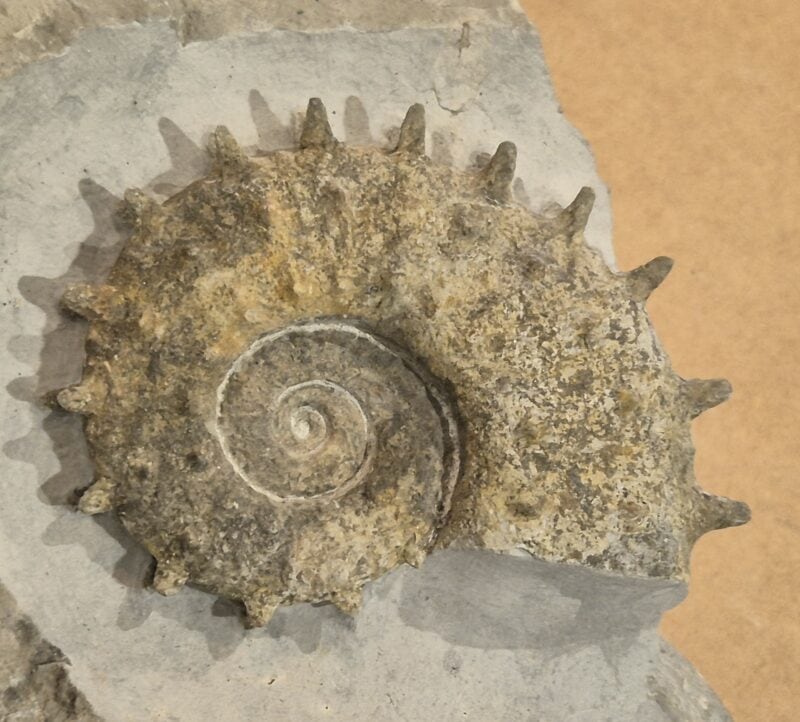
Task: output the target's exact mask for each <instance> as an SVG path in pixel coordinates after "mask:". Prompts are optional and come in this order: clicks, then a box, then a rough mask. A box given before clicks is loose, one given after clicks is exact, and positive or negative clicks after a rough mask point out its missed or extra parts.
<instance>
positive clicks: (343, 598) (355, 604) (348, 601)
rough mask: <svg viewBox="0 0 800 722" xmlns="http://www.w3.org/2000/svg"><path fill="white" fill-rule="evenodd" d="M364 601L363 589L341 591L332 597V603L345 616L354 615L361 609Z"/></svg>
mask: <svg viewBox="0 0 800 722" xmlns="http://www.w3.org/2000/svg"><path fill="white" fill-rule="evenodd" d="M363 599H364V593H363V591H362V590H361V589H340V590H338V591H336V592H334V593H333V594H332V595H331V602H332V603H333V604H334V605H335V606H336V608H337V609H339V610H340V611H342V612H344V613H345V614H350V615H353V614H355V613H356V612H357V611H358V610H359V609H360V608H361V603H362V602H363Z"/></svg>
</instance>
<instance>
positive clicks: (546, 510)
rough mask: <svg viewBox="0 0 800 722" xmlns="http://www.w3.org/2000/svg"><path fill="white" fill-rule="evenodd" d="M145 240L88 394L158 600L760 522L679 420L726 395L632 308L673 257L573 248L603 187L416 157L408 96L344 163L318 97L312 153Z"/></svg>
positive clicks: (611, 548)
mask: <svg viewBox="0 0 800 722" xmlns="http://www.w3.org/2000/svg"><path fill="white" fill-rule="evenodd" d="M210 152H211V155H212V157H213V160H214V168H213V171H212V172H211V173H210V175H208V176H207V177H205V178H202V179H201V180H199V181H197V182H195V183H193V184H191V185H190V186H188V187H187V188H185V189H184V190H183V191H181V192H180V193H178V194H177V195H175V196H173V197H172V198H170V199H168V200H167V201H166V202H164V203H163V204H159V203H158V202H156V201H154V200H152V199H149V198H148V197H146V196H145V195H144V194H143V193H141V192H138V191H129V192H128V193H127V194H126V214H127V217H128V219H129V220H130V221H131V223H132V225H133V227H134V230H133V234H132V235H131V237H130V239H129V240H128V242H127V243H126V245H125V247H124V249H123V251H122V253H121V255H120V257H119V259H118V260H117V262H116V265H115V266H114V268H113V270H112V272H111V274H110V276H109V278H108V282H107V284H105V285H102V286H99V287H85V286H82V287H75V288H72V289H70V290H69V291H68V292H67V293H66V295H65V296H64V300H63V304H64V306H65V307H66V308H67V309H69V310H70V311H72V312H74V313H77V314H80V315H81V316H84V317H85V318H87V319H88V320H89V322H90V327H89V334H88V340H87V354H86V366H85V372H84V377H83V380H82V381H81V382H80V384H79V385H77V386H74V387H70V388H67V389H64V390H62V391H61V392H60V393H58V396H57V399H58V402H59V403H60V405H61V406H63V407H64V408H65V409H67V410H69V411H74V412H77V413H80V414H83V415H84V416H85V418H86V435H87V438H88V441H89V446H90V450H91V454H92V458H93V460H94V465H95V468H96V475H97V476H96V480H95V482H94V484H93V485H92V486H91V487H90V488H89V489H88V490H87V491H86V492H85V493H84V495H83V496H82V498H81V500H80V508H81V509H82V510H83V511H86V512H89V513H97V512H105V511H109V510H112V509H113V510H114V511H115V512H116V514H117V515H118V516H119V518H120V519H121V520H122V522H123V523H124V525H125V527H126V528H127V529H128V530H129V531H130V533H131V534H132V535H133V536H134V537H135V538H136V539H138V540H139V541H140V542H141V543H142V544H144V545H145V547H146V548H147V549H148V550H149V551H150V552H151V553H152V554H153V556H154V557H155V559H156V562H157V570H156V573H155V578H154V581H153V584H154V586H155V588H156V589H157V590H158V591H160V592H162V593H164V594H169V593H171V592H174V591H176V590H177V589H178V588H179V587H180V586H181V585H183V584H184V583H186V582H192V583H194V584H197V585H199V586H201V587H204V588H206V589H209V590H211V591H213V592H216V593H218V594H221V595H224V596H227V597H230V598H233V599H241V600H243V602H244V604H245V606H246V609H247V613H248V616H249V618H250V620H251V622H252V623H254V624H261V623H264V622H266V621H267V620H268V619H269V617H270V615H271V614H272V612H273V611H274V609H275V608H276V607H277V606H278V605H281V604H291V603H293V602H301V601H312V602H319V601H330V602H333V603H334V604H336V605H338V606H339V607H340V608H342V609H345V610H353V609H355V608H356V607H357V606H358V604H359V599H360V596H361V590H362V587H363V585H364V584H365V583H366V582H367V581H369V580H371V579H375V578H377V577H379V576H381V575H382V574H384V573H386V572H387V571H389V570H391V569H393V568H395V567H397V566H398V565H400V564H403V563H409V564H419V563H421V562H422V561H423V560H424V558H425V556H426V554H427V553H429V552H430V551H431V550H432V549H433V548H436V547H447V546H460V547H485V548H489V549H493V550H497V551H499V552H506V551H511V550H514V549H523V550H527V551H528V552H530V553H531V554H533V555H535V556H537V557H539V558H542V559H547V560H552V561H565V562H576V563H583V564H587V565H590V566H595V567H599V568H605V569H608V570H614V571H620V572H625V573H627V574H640V575H648V576H662V577H682V576H684V575H685V573H686V570H687V565H688V554H689V550H690V547H691V545H692V543H693V542H694V540H695V539H696V538H697V537H698V536H699V535H700V534H701V533H703V532H704V531H707V530H709V529H713V528H719V527H722V526H729V525H732V524H738V523H742V522H743V521H745V520H746V519H747V516H748V512H747V507H746V506H745V505H743V504H741V503H739V502H732V501H730V500H727V499H724V498H719V497H713V496H711V495H708V494H706V493H704V492H702V491H700V490H699V489H698V488H697V487H696V486H695V482H694V477H693V471H692V445H691V439H690V431H689V425H690V421H691V419H692V418H693V417H694V416H696V415H697V414H699V413H700V412H701V411H703V410H704V409H705V408H708V407H710V406H713V405H716V404H717V403H719V402H720V401H722V400H724V399H725V398H726V397H727V395H728V393H729V387H728V384H727V382H725V381H721V380H710V381H698V380H694V381H685V380H683V379H681V378H680V377H678V376H677V375H676V374H675V373H674V372H673V371H672V370H671V368H670V366H669V363H668V361H667V359H666V357H665V355H664V353H663V351H662V350H661V348H660V346H659V344H658V342H657V340H656V338H655V337H654V335H653V332H652V330H651V327H650V324H649V321H648V318H647V316H646V313H645V311H644V302H645V300H646V299H647V297H648V295H649V293H650V292H651V291H652V290H653V289H654V288H655V287H656V286H657V285H658V284H659V283H660V282H661V281H662V279H663V278H664V277H665V276H666V274H667V272H668V271H669V269H670V266H671V261H669V259H666V258H657V259H655V260H654V261H651V262H650V263H647V264H645V265H644V266H642V267H640V268H638V269H635V270H634V271H631V272H629V273H621V274H618V273H613V272H611V271H610V270H609V269H608V268H607V266H606V265H605V263H604V262H603V260H602V259H601V258H600V257H599V256H598V254H597V253H596V252H595V251H593V250H592V249H591V248H589V247H588V246H587V245H586V244H585V243H584V241H583V235H582V231H583V228H584V226H585V223H586V220H587V217H588V214H589V212H590V210H591V206H592V200H593V194H592V192H591V190H589V189H583V190H581V191H580V193H578V196H577V198H576V199H575V201H574V202H573V203H572V204H571V205H569V206H568V207H567V208H564V209H562V210H561V211H560V212H557V213H552V214H550V215H547V216H541V215H535V214H533V213H532V212H530V211H529V210H528V209H526V208H523V207H521V206H519V205H517V204H516V203H514V202H513V201H512V199H511V194H510V184H511V181H512V179H513V174H514V163H515V156H516V149H515V147H514V146H513V145H512V144H511V143H508V142H504V143H502V144H500V146H499V147H498V149H497V151H496V153H495V154H494V156H493V157H492V158H491V160H490V161H489V162H488V163H487V164H486V165H485V166H483V167H481V168H478V169H474V170H471V171H459V170H455V169H452V168H449V167H444V166H441V165H436V164H434V163H432V162H431V161H430V160H429V159H428V158H427V157H426V156H425V125H424V113H423V108H422V106H420V105H414V106H412V107H411V109H410V110H409V111H408V114H407V115H406V118H405V120H404V122H403V124H402V127H401V129H400V134H399V141H398V143H397V146H396V148H394V149H392V150H391V151H387V150H385V149H382V148H376V147H346V146H344V145H343V144H340V143H339V142H337V140H336V139H335V138H334V137H333V135H332V134H331V130H330V126H329V124H328V121H327V118H326V114H325V110H324V108H323V106H322V104H321V102H320V101H319V100H317V99H313V100H311V101H310V103H309V105H308V110H307V113H306V118H305V123H304V126H303V129H302V135H301V137H300V143H299V148H298V149H296V150H291V151H276V152H271V153H268V154H263V155H258V156H256V157H247V156H246V155H245V154H244V153H243V152H242V151H241V149H240V148H239V147H238V146H237V144H236V143H235V141H234V140H233V139H232V137H231V136H230V134H229V133H228V132H227V131H226V130H225V129H224V128H219V129H217V131H216V132H215V133H214V134H213V136H212V141H211V144H210Z"/></svg>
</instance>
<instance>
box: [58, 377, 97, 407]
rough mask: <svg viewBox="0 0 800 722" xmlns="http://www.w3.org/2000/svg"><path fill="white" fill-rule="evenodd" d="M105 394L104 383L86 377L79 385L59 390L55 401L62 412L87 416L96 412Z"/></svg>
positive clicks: (95, 378) (94, 378)
mask: <svg viewBox="0 0 800 722" xmlns="http://www.w3.org/2000/svg"><path fill="white" fill-rule="evenodd" d="M107 392H108V389H107V388H106V385H105V383H103V382H102V381H101V380H100V379H98V378H97V377H95V376H88V377H86V378H84V379H83V380H82V381H81V382H80V383H79V384H75V385H74V386H67V387H66V388H64V389H61V390H60V391H59V392H58V393H57V394H56V401H57V403H58V405H59V406H60V407H61V408H62V409H64V411H69V412H70V413H73V414H83V415H84V416H88V415H90V414H93V413H95V412H96V411H97V410H98V408H99V407H100V406H101V404H102V403H103V401H104V400H105V397H106V393H107Z"/></svg>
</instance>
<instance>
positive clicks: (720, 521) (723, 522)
mask: <svg viewBox="0 0 800 722" xmlns="http://www.w3.org/2000/svg"><path fill="white" fill-rule="evenodd" d="M698 491H699V494H700V505H699V507H700V508H699V523H698V532H699V534H705V533H706V532H709V531H715V530H717V529H727V528H728V527H732V526H741V525H742V524H747V522H749V521H750V518H751V516H752V514H751V512H750V507H749V506H748V505H747V504H745V503H744V502H743V501H736V500H735V499H729V498H728V497H726V496H716V495H714V494H709V493H708V492H705V491H702V490H699V489H698Z"/></svg>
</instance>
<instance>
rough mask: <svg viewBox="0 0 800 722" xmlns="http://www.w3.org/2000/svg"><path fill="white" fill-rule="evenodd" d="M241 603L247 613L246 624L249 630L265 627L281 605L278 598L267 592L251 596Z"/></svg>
mask: <svg viewBox="0 0 800 722" xmlns="http://www.w3.org/2000/svg"><path fill="white" fill-rule="evenodd" d="M243 601H244V608H245V611H246V612H247V620H246V624H247V626H248V627H249V628H250V629H253V628H255V627H264V626H266V624H267V623H268V622H269V620H270V619H272V615H273V614H275V610H277V608H278V607H279V606H280V604H281V599H280V597H277V596H275V595H274V594H271V593H270V592H267V591H263V592H258V593H256V594H253V595H251V596H249V597H246V598H245V599H244V600H243Z"/></svg>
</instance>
